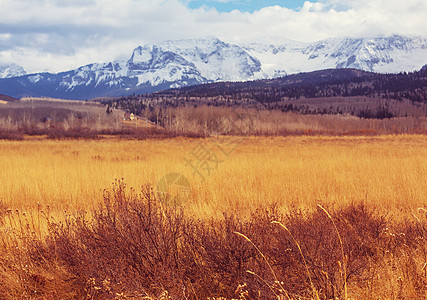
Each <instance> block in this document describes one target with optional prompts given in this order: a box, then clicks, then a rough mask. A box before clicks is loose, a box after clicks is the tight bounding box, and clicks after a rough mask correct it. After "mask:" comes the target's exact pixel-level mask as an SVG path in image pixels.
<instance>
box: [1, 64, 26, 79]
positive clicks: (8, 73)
mask: <svg viewBox="0 0 427 300" xmlns="http://www.w3.org/2000/svg"><path fill="white" fill-rule="evenodd" d="M26 74H27V72H26V71H25V70H24V68H23V67H21V66H18V65H16V64H9V65H0V78H11V77H18V76H23V75H26Z"/></svg>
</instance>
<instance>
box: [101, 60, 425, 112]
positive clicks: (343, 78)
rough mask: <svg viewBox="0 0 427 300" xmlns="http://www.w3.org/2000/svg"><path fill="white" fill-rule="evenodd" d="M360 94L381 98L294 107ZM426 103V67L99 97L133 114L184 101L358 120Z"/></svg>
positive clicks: (340, 71)
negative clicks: (395, 105) (354, 105)
mask: <svg viewBox="0 0 427 300" xmlns="http://www.w3.org/2000/svg"><path fill="white" fill-rule="evenodd" d="M349 97H364V99H365V101H366V99H376V100H378V99H381V100H382V102H381V103H382V104H380V105H377V106H378V107H375V108H372V107H368V106H367V107H365V108H358V109H351V108H348V107H347V109H345V110H342V109H341V110H340V108H336V107H330V108H326V107H322V108H320V107H317V108H313V107H308V106H306V105H298V100H301V99H316V98H322V99H324V98H331V99H332V98H333V99H337V98H343V102H345V99H348V98H349ZM392 100H393V101H395V102H396V101H407V102H408V101H409V102H410V103H412V104H413V105H418V106H419V105H425V104H427V69H425V68H424V69H422V70H420V71H417V72H412V73H406V72H405V73H399V74H376V73H370V72H364V71H360V70H355V69H331V70H322V71H316V72H311V73H301V74H296V75H289V76H286V77H282V78H276V79H269V80H258V81H250V82H220V83H210V84H203V85H197V86H190V87H184V88H178V89H170V90H166V91H161V92H156V93H152V94H145V95H131V96H126V97H121V98H115V99H105V100H99V101H100V102H102V103H104V104H106V105H108V106H109V107H114V108H120V109H124V110H126V111H129V112H132V113H134V114H137V115H144V114H146V115H147V114H148V112H150V111H151V112H153V111H154V110H156V109H159V107H160V108H167V107H178V106H185V105H193V106H197V105H214V106H236V105H238V106H241V105H243V106H248V107H258V108H259V107H261V108H266V109H279V110H282V111H294V112H300V113H305V114H310V113H312V114H336V113H343V112H345V113H350V114H353V115H357V116H359V117H362V118H380V119H382V118H390V117H393V116H394V115H393V113H392V112H391V111H390V110H389V108H388V101H392Z"/></svg>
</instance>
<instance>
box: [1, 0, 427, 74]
mask: <svg viewBox="0 0 427 300" xmlns="http://www.w3.org/2000/svg"><path fill="white" fill-rule="evenodd" d="M187 3H188V1H187ZM0 11H1V12H2V17H1V19H0V64H1V63H11V62H15V63H17V64H21V65H23V66H24V67H25V68H26V69H27V70H29V71H42V70H49V71H55V72H57V71H62V70H66V69H71V68H75V67H78V66H80V65H83V64H86V63H90V62H103V61H109V60H113V59H115V58H118V57H129V56H130V55H131V51H132V50H133V48H134V47H136V46H138V45H141V44H144V43H147V42H160V41H162V40H167V39H181V38H197V37H202V36H208V35H214V36H218V37H219V38H222V39H224V40H226V41H230V42H233V41H242V40H252V39H257V38H260V37H263V36H281V37H285V38H290V39H295V40H301V41H314V40H319V39H323V38H328V37H340V36H353V37H361V36H379V35H382V36H383V35H390V34H395V33H396V34H403V35H424V36H427V29H426V28H427V26H426V22H425V16H427V1H425V0H405V1H396V0H322V1H321V2H308V1H307V2H305V4H304V6H303V7H302V8H301V9H300V10H298V11H295V10H291V9H287V8H284V7H279V6H273V7H266V8H263V9H261V10H258V11H255V12H253V13H248V12H240V11H237V10H234V11H232V12H230V13H220V12H218V11H216V10H215V9H209V8H206V7H205V8H200V9H195V10H191V9H189V8H187V7H186V5H185V0H184V1H178V0H120V1H116V0H1V1H0Z"/></svg>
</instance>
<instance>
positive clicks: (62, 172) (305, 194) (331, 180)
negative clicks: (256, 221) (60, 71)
mask: <svg viewBox="0 0 427 300" xmlns="http://www.w3.org/2000/svg"><path fill="white" fill-rule="evenodd" d="M220 140H221V137H216V138H209V139H185V138H177V139H169V140H146V141H135V140H126V141H124V140H116V139H109V140H108V139H107V140H100V141H94V140H92V141H87V140H61V141H52V140H26V141H0V169H1V172H0V182H1V185H0V200H2V201H3V202H4V203H5V204H6V206H7V207H9V208H11V209H19V210H21V211H24V210H27V211H36V210H37V208H38V205H41V207H46V206H49V207H50V210H51V211H53V212H62V211H64V210H67V211H74V210H82V209H83V210H90V209H91V208H93V207H96V206H97V205H98V203H99V201H100V200H101V199H102V193H103V189H104V188H109V187H110V186H111V183H112V182H113V181H114V180H115V179H119V178H123V179H124V181H125V182H126V183H127V184H128V186H132V187H135V188H137V189H138V188H139V187H140V186H141V185H143V184H146V183H151V184H152V185H154V186H156V184H157V182H158V181H159V180H160V179H161V178H162V177H163V176H164V175H166V174H168V173H171V172H178V173H182V174H184V176H186V177H187V178H188V179H189V181H190V184H191V191H190V194H189V201H188V202H186V203H185V205H186V209H187V210H188V211H189V212H191V213H194V215H196V216H197V217H198V218H205V217H218V216H221V215H222V213H223V212H225V211H227V212H232V213H235V214H239V215H240V216H247V215H248V214H249V213H251V212H252V211H253V209H256V208H257V207H259V205H260V204H272V203H278V204H279V205H281V206H282V207H283V208H286V207H288V206H290V205H294V206H300V207H304V208H313V207H315V206H316V204H326V203H327V204H328V206H330V204H331V203H332V204H333V205H336V206H338V207H341V206H345V205H347V204H351V203H360V202H364V203H366V204H369V205H372V206H375V207H376V208H379V209H381V210H383V211H384V212H391V213H393V214H396V215H398V214H401V213H402V212H405V214H406V213H410V212H411V211H414V210H416V209H417V208H419V207H423V206H425V201H426V199H427V181H426V180H425V178H426V174H427V139H426V136H424V135H400V136H379V137H304V136H303V137H287V138H283V137H269V138H266V137H249V138H243V140H242V141H241V142H240V143H239V144H238V145H237V148H236V149H235V150H234V151H233V152H232V153H231V154H230V155H229V156H226V155H224V154H221V152H219V151H216V152H215V155H216V156H217V158H218V159H219V160H221V162H220V163H218V165H217V166H216V164H213V165H212V164H211V167H214V169H213V170H211V171H210V174H209V175H208V174H207V173H205V175H206V180H205V181H202V180H201V179H200V176H199V175H197V174H194V172H193V170H192V169H191V168H190V167H188V166H186V163H185V160H184V159H185V158H188V157H189V156H191V155H190V154H189V153H191V151H192V150H193V149H195V148H196V147H198V146H199V145H200V143H202V144H203V145H204V146H205V147H206V148H211V147H213V146H214V144H215V143H216V142H218V141H220Z"/></svg>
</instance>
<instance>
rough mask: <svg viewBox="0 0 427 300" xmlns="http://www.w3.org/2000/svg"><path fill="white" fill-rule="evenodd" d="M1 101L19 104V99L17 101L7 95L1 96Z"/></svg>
mask: <svg viewBox="0 0 427 300" xmlns="http://www.w3.org/2000/svg"><path fill="white" fill-rule="evenodd" d="M0 100H1V101H6V102H17V101H19V99H16V98H13V97H10V96H7V95H3V94H0Z"/></svg>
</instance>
